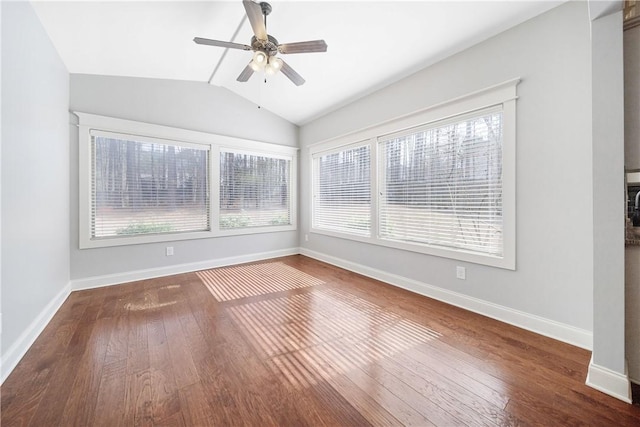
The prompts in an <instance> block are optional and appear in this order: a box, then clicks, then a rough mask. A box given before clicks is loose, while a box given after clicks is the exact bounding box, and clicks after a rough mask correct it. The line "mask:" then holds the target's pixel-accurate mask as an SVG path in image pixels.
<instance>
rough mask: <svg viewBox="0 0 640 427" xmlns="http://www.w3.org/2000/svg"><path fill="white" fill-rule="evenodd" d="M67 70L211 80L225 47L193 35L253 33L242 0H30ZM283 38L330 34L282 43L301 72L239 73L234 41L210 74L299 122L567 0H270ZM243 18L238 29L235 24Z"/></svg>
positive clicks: (246, 39) (275, 30) (273, 26)
mask: <svg viewBox="0 0 640 427" xmlns="http://www.w3.org/2000/svg"><path fill="white" fill-rule="evenodd" d="M32 3H33V5H34V8H35V10H36V13H37V14H38V16H39V17H40V20H41V21H42V23H43V25H44V27H45V29H46V31H47V33H48V34H49V36H50V37H51V40H52V41H53V43H54V45H55V46H56V48H57V50H58V52H59V54H60V56H61V57H62V60H63V61H64V63H65V65H66V67H67V69H68V71H69V72H70V73H86V74H102V75H114V76H133V77H150V78H162V79H178V80H194V81H201V82H207V81H208V80H209V78H210V76H211V74H212V72H213V70H214V69H215V68H216V66H217V65H218V63H219V62H220V59H221V58H222V55H223V53H224V52H225V49H223V48H219V47H212V46H202V45H196V44H195V43H194V42H193V38H194V37H195V36H198V37H205V38H211V39H217V40H225V41H235V42H237V43H242V44H250V39H251V36H252V31H251V26H250V25H249V22H248V20H246V19H244V15H245V12H244V8H243V5H242V2H241V1H240V0H233V1H207V2H187V1H171V2H170V1H164V2H151V1H142V2H127V1H107V2H94V1H73V2H55V1H45V2H32ZM270 3H271V5H272V7H273V11H272V13H271V14H270V15H269V16H268V18H267V30H268V32H269V34H271V35H272V36H274V37H276V38H277V39H278V41H279V42H280V43H287V42H296V41H306V40H315V39H324V40H325V41H326V42H327V45H328V50H327V52H326V53H306V54H291V55H282V57H283V59H285V60H286V61H287V63H289V65H290V66H291V67H293V68H294V69H295V70H296V71H297V72H298V73H300V74H301V75H302V76H303V77H304V78H305V79H306V83H305V84H304V85H303V86H300V87H297V86H295V85H294V84H293V83H291V82H290V81H289V80H288V79H287V78H286V77H285V76H284V75H281V74H279V75H276V76H271V77H269V78H268V79H267V82H266V83H265V82H264V74H257V73H256V74H254V75H253V76H252V77H251V79H250V80H249V81H248V82H247V83H239V82H237V81H236V77H237V76H238V74H239V73H240V72H241V71H242V69H243V68H244V67H245V66H246V65H247V63H248V62H249V60H250V59H251V53H250V52H247V51H242V50H233V49H230V50H229V51H228V53H227V54H226V56H225V58H224V60H222V62H220V66H219V68H218V70H217V72H216V73H215V75H214V77H213V79H212V81H211V83H212V84H215V85H219V86H222V87H225V88H227V89H229V90H231V91H233V92H235V93H237V94H238V95H240V96H242V97H244V98H246V99H248V100H250V101H252V102H254V103H256V104H258V105H260V106H262V107H263V108H266V109H268V110H270V111H272V112H274V113H276V114H278V115H279V116H281V117H283V118H285V119H287V120H289V121H290V122H292V123H295V124H299V125H300V124H304V123H306V122H308V121H310V120H312V119H314V118H316V117H319V116H320V115H322V114H325V113H327V112H329V111H331V110H332V109H335V108H337V107H339V106H341V105H344V104H346V103H347V102H349V101H351V100H354V99H356V98H358V97H361V96H363V95H365V94H367V93H371V92H372V91H374V90H376V89H378V88H381V87H384V86H386V85H388V84H390V83H392V82H393V81H396V80H398V79H400V78H402V77H404V76H407V75H409V74H411V73H413V72H415V71H417V70H419V69H421V68H423V67H425V66H427V65H429V64H432V63H434V62H436V61H438V60H440V59H443V58H444V57H446V56H449V55H451V54H453V53H455V52H458V51H460V50H462V49H465V48H467V47H469V46H472V45H474V44H476V43H478V42H480V41H482V40H485V39H487V38H489V37H491V36H493V35H495V34H498V33H500V32H502V31H504V30H506V29H507V28H510V27H512V26H515V25H517V24H519V23H521V22H524V21H525V20H527V19H529V18H532V17H534V16H536V15H538V14H540V13H543V12H545V11H547V10H549V9H551V8H553V7H555V6H557V5H558V4H560V3H562V1H546V0H537V1H519V0H511V1H481V0H475V1H406V2H405V1H386V2H383V1H375V0H374V1H366V2H365V1H350V2H348V1H280V0H272V1H270ZM243 21H244V23H243V24H242V26H241V27H240V29H239V31H238V35H237V37H236V38H235V39H232V36H233V34H234V32H236V29H237V28H238V26H239V24H240V23H241V22H243Z"/></svg>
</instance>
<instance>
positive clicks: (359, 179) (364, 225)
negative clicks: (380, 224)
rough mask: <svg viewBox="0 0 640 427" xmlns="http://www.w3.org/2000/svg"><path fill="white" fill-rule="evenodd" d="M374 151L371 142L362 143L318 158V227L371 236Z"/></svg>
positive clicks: (315, 196)
mask: <svg viewBox="0 0 640 427" xmlns="http://www.w3.org/2000/svg"><path fill="white" fill-rule="evenodd" d="M370 152H371V148H370V147H369V145H361V146H355V147H352V148H348V149H342V150H339V151H335V152H330V153H323V154H319V155H317V156H316V157H314V159H313V162H314V166H313V167H314V170H315V171H316V174H315V175H316V179H315V183H314V192H313V203H314V208H313V225H314V227H315V228H317V229H321V230H327V231H337V232H344V233H351V234H355V235H361V236H369V235H370V232H371V172H370V162H371V157H370Z"/></svg>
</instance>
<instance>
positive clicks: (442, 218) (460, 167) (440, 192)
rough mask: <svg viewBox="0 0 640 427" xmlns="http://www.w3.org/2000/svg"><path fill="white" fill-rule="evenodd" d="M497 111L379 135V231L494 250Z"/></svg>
mask: <svg viewBox="0 0 640 427" xmlns="http://www.w3.org/2000/svg"><path fill="white" fill-rule="evenodd" d="M502 147H503V114H502V112H501V111H496V110H488V111H487V110H485V111H481V112H476V113H474V114H472V115H468V116H466V117H458V118H456V119H454V120H448V121H447V122H442V123H436V124H434V125H428V126H425V127H422V128H417V129H413V130H409V131H404V132H401V133H396V134H393V135H390V136H385V137H381V138H379V156H380V163H379V164H380V170H379V177H380V181H379V182H380V185H379V191H380V199H379V203H378V218H379V236H380V238H382V239H386V240H392V241H401V242H408V243H417V244H426V245H431V246H438V247H444V248H452V249H462V250H465V251H470V252H473V253H480V254H487V255H491V256H497V257H502V255H503V241H502V238H503V233H502V225H503V222H502V221H503V217H502Z"/></svg>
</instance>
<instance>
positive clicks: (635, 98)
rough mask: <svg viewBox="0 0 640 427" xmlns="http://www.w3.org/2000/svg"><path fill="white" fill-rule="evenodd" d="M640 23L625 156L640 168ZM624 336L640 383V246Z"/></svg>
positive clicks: (630, 56)
mask: <svg viewBox="0 0 640 427" xmlns="http://www.w3.org/2000/svg"><path fill="white" fill-rule="evenodd" d="M638 70H640V26H638V27H635V28H632V29H630V30H626V31H625V32H624V119H625V127H624V130H625V138H624V139H625V141H624V142H625V157H624V163H625V166H626V167H627V168H628V169H640V74H638ZM625 282H626V291H625V308H626V310H625V315H626V323H625V335H626V354H627V359H628V360H629V377H630V378H631V379H632V380H633V381H635V382H637V383H640V310H639V308H640V246H629V247H627V248H626V251H625Z"/></svg>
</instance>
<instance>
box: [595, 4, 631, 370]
mask: <svg viewBox="0 0 640 427" xmlns="http://www.w3.org/2000/svg"><path fill="white" fill-rule="evenodd" d="M591 41H592V50H591V53H592V58H591V59H592V68H591V70H592V96H593V98H592V104H593V113H592V121H591V124H592V135H593V141H592V145H593V184H592V185H593V189H592V192H593V224H594V226H593V283H594V295H593V302H594V304H593V321H594V323H593V357H592V361H593V364H595V365H598V366H602V367H606V368H608V369H610V370H612V371H615V372H619V373H625V333H624V326H625V325H624V323H625V319H624V304H625V302H624V298H625V295H624V293H625V292H624V274H625V272H624V268H625V267H624V240H625V223H624V219H625V210H624V206H625V201H626V198H625V196H624V191H625V188H624V77H623V70H624V63H623V53H622V52H623V38H622V11H619V12H617V13H613V14H610V15H607V16H604V17H601V18H598V19H595V20H593V22H592V23H591Z"/></svg>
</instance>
